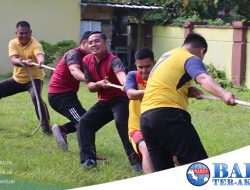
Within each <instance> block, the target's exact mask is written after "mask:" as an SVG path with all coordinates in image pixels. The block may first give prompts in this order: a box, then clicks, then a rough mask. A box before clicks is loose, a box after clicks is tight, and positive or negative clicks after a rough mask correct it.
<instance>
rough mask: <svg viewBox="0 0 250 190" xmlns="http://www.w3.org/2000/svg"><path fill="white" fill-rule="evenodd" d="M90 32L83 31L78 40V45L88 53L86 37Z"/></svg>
mask: <svg viewBox="0 0 250 190" xmlns="http://www.w3.org/2000/svg"><path fill="white" fill-rule="evenodd" d="M90 33H91V31H86V32H84V33H83V35H82V38H81V40H80V47H81V48H82V49H83V50H84V51H86V52H87V53H90V49H89V44H88V38H89V34H90Z"/></svg>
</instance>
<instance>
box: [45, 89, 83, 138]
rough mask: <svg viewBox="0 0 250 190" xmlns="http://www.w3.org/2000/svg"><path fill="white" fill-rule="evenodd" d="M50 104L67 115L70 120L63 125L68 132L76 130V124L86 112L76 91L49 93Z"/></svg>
mask: <svg viewBox="0 0 250 190" xmlns="http://www.w3.org/2000/svg"><path fill="white" fill-rule="evenodd" d="M48 99H49V104H50V106H51V107H52V108H53V109H54V110H55V111H56V112H58V113H60V114H61V115H63V116H65V117H66V118H68V119H69V120H70V122H68V123H66V124H64V125H62V127H64V129H65V130H66V131H65V132H66V133H73V132H76V126H75V125H76V124H77V123H78V122H79V121H80V118H81V116H82V115H83V114H84V113H85V112H86V110H85V109H84V108H83V107H82V105H81V102H80V101H79V100H78V97H77V94H76V93H75V92H65V93H58V94H56V93H49V94H48Z"/></svg>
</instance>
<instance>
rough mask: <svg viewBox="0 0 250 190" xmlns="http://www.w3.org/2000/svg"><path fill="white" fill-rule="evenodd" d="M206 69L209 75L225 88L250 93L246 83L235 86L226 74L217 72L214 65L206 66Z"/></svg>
mask: <svg viewBox="0 0 250 190" xmlns="http://www.w3.org/2000/svg"><path fill="white" fill-rule="evenodd" d="M206 68H207V71H208V73H209V75H210V76H211V77H213V78H214V79H215V80H216V81H217V82H218V83H219V84H220V85H221V86H222V87H223V88H234V89H236V90H237V91H238V92H249V89H248V88H247V86H246V85H245V83H243V84H242V85H240V86H234V85H233V84H232V82H230V81H229V80H227V78H226V74H225V72H224V71H219V70H217V69H216V68H215V67H214V66H213V65H212V64H209V65H206Z"/></svg>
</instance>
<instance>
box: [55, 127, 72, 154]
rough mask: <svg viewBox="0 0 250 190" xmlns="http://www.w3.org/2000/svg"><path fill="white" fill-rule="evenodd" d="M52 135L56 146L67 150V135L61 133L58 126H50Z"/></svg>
mask: <svg viewBox="0 0 250 190" xmlns="http://www.w3.org/2000/svg"><path fill="white" fill-rule="evenodd" d="M52 133H53V135H54V137H55V138H56V142H57V144H58V146H59V147H60V148H61V149H62V150H63V151H67V150H68V144H67V135H66V133H64V132H62V131H61V129H60V127H59V125H57V124H54V125H53V126H52Z"/></svg>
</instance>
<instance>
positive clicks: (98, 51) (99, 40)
mask: <svg viewBox="0 0 250 190" xmlns="http://www.w3.org/2000/svg"><path fill="white" fill-rule="evenodd" d="M106 40H107V37H106V35H105V34H104V33H103V32H99V31H95V32H91V33H90V35H89V38H88V44H89V48H90V51H91V53H93V54H94V55H95V56H98V55H102V54H103V53H106V52H107V50H108V48H107V41H106Z"/></svg>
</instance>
